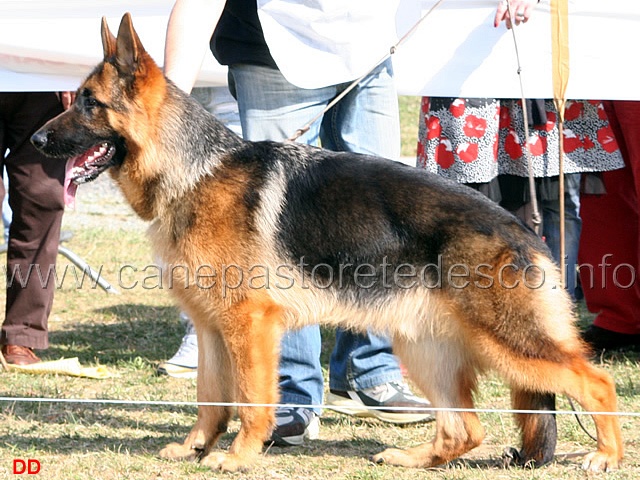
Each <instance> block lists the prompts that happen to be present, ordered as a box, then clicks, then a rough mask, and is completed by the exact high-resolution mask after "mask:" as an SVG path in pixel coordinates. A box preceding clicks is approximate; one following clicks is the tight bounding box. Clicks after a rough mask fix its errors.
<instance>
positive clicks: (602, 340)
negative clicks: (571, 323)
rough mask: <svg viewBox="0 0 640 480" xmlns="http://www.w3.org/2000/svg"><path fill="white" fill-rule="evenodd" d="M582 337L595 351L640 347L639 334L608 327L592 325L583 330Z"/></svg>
mask: <svg viewBox="0 0 640 480" xmlns="http://www.w3.org/2000/svg"><path fill="white" fill-rule="evenodd" d="M582 339H583V340H584V341H585V342H587V343H588V344H589V345H590V346H591V348H592V349H593V350H594V351H600V350H619V349H621V348H625V347H640V335H639V334H627V333H618V332H614V331H612V330H607V329H606V328H601V327H596V326H595V325H591V326H590V327H589V328H587V329H586V330H585V331H584V332H582Z"/></svg>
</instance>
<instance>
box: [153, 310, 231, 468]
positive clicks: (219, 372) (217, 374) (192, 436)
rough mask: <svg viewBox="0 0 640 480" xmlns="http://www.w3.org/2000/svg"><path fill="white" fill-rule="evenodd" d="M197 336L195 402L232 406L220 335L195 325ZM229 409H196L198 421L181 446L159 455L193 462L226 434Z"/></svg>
mask: <svg viewBox="0 0 640 480" xmlns="http://www.w3.org/2000/svg"><path fill="white" fill-rule="evenodd" d="M196 325H197V327H196V329H197V333H198V347H199V348H198V384H197V399H198V402H202V403H209V402H211V403H230V402H233V400H234V397H233V384H234V379H233V376H232V375H231V362H230V358H229V354H228V351H227V346H226V345H225V342H224V339H223V337H222V334H221V333H220V332H219V331H218V330H217V329H216V328H214V327H211V326H207V325H206V324H205V325H201V324H198V322H196ZM231 414H232V409H231V407H230V406H207V405H200V406H199V407H198V420H197V421H196V424H195V425H194V427H193V428H192V429H191V432H190V433H189V435H188V436H187V438H186V439H185V441H184V443H171V444H169V445H167V446H166V447H165V448H164V449H163V450H161V451H160V456H161V457H163V458H170V459H175V460H178V459H185V460H195V459H197V458H199V457H201V456H204V455H207V454H208V453H209V451H210V450H211V448H212V447H213V446H214V445H215V444H216V442H217V441H218V438H219V437H220V436H221V435H222V434H223V433H225V432H226V431H227V424H228V422H229V419H230V418H231Z"/></svg>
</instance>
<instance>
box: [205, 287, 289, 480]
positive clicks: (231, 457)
mask: <svg viewBox="0 0 640 480" xmlns="http://www.w3.org/2000/svg"><path fill="white" fill-rule="evenodd" d="M225 316H226V317H227V318H225V319H224V320H223V321H222V323H223V326H222V328H223V330H224V332H223V336H224V338H225V343H226V345H227V348H228V351H229V355H230V359H231V369H230V370H231V372H232V375H233V377H234V379H235V400H236V401H237V402H238V403H239V404H240V405H239V406H238V416H239V417H240V422H241V426H240V431H239V432H238V434H237V435H236V438H235V439H234V441H233V443H232V444H231V447H230V448H229V452H228V453H224V452H220V451H212V452H210V453H209V454H208V455H206V456H205V457H203V458H202V460H201V463H202V464H203V465H207V466H209V467H211V468H212V469H215V470H224V471H231V472H233V471H238V470H242V469H244V468H245V467H247V466H249V465H250V464H251V463H253V462H254V461H255V460H256V459H257V458H258V456H259V455H260V452H261V451H262V446H263V443H264V442H265V441H266V440H267V439H268V438H269V435H270V433H271V429H272V428H273V425H274V423H275V415H274V413H275V407H273V406H272V405H274V404H276V403H277V402H278V400H279V393H278V360H279V347H280V339H281V337H282V332H283V324H282V315H281V309H280V307H278V306H277V305H275V304H273V303H272V302H271V301H269V300H268V299H264V298H262V299H260V298H252V299H247V300H245V301H243V302H241V303H239V304H237V305H235V306H233V307H232V308H231V310H230V311H229V312H228V313H227V314H225ZM207 381H209V382H212V381H215V379H211V378H208V379H207ZM222 388H224V385H223V386H222ZM252 404H253V405H252Z"/></svg>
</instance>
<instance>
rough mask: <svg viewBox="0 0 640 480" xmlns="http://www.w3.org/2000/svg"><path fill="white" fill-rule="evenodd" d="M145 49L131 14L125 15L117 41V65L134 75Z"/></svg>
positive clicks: (123, 70)
mask: <svg viewBox="0 0 640 480" xmlns="http://www.w3.org/2000/svg"><path fill="white" fill-rule="evenodd" d="M143 53H144V47H143V46H142V42H141V41H140V38H139V37H138V34H137V33H136V31H135V30H134V29H133V23H132V21H131V14H129V13H125V14H124V16H123V17H122V20H121V21H120V28H119V29H118V38H117V39H116V64H117V66H118V68H119V69H120V70H121V71H122V72H128V73H134V72H135V71H136V70H137V68H138V65H139V61H140V57H141V56H142V54H143Z"/></svg>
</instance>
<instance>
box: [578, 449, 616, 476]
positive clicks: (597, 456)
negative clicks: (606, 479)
mask: <svg viewBox="0 0 640 480" xmlns="http://www.w3.org/2000/svg"><path fill="white" fill-rule="evenodd" d="M582 469H583V470H588V471H590V472H610V471H612V470H617V469H618V458H617V457H616V456H615V455H610V454H607V453H604V452H591V453H589V454H588V455H587V456H586V457H584V461H583V462H582Z"/></svg>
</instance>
